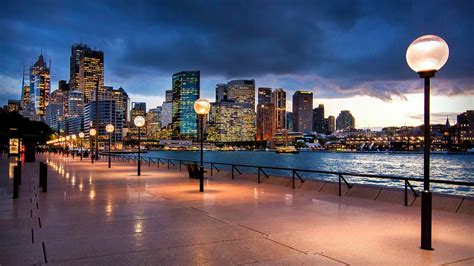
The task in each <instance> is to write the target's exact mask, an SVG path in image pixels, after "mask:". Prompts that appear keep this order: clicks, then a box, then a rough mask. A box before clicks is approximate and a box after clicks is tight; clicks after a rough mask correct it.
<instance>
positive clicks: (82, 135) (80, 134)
mask: <svg viewBox="0 0 474 266" xmlns="http://www.w3.org/2000/svg"><path fill="white" fill-rule="evenodd" d="M83 138H84V132H79V139H80V144H81V161H82V139H83Z"/></svg>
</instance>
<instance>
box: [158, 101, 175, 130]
mask: <svg viewBox="0 0 474 266" xmlns="http://www.w3.org/2000/svg"><path fill="white" fill-rule="evenodd" d="M172 112H173V102H163V104H162V105H161V127H162V128H164V127H167V126H168V125H171V122H172Z"/></svg>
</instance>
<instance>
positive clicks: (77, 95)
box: [67, 90, 84, 116]
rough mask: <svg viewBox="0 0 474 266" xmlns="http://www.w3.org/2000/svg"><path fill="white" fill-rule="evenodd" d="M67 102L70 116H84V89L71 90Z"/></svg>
mask: <svg viewBox="0 0 474 266" xmlns="http://www.w3.org/2000/svg"><path fill="white" fill-rule="evenodd" d="M67 102H68V116H82V115H83V114H84V94H83V93H82V91H78V90H75V91H71V92H70V93H69V97H68V101H67Z"/></svg>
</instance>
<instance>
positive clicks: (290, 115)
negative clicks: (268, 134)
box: [286, 112, 293, 132]
mask: <svg viewBox="0 0 474 266" xmlns="http://www.w3.org/2000/svg"><path fill="white" fill-rule="evenodd" d="M286 129H287V130H288V131H290V132H293V113H292V112H286Z"/></svg>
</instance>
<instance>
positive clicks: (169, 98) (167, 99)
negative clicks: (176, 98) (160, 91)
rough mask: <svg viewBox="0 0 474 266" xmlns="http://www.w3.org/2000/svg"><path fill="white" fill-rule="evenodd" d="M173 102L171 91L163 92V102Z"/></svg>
mask: <svg viewBox="0 0 474 266" xmlns="http://www.w3.org/2000/svg"><path fill="white" fill-rule="evenodd" d="M172 101H173V90H167V91H165V102H172Z"/></svg>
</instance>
